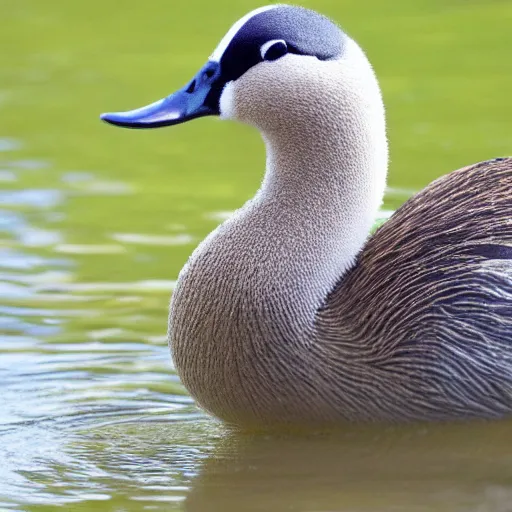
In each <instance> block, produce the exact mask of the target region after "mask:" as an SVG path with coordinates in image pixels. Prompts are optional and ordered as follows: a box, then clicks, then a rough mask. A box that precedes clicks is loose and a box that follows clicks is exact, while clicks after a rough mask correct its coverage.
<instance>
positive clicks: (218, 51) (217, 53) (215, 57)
mask: <svg viewBox="0 0 512 512" xmlns="http://www.w3.org/2000/svg"><path fill="white" fill-rule="evenodd" d="M276 7H279V4H276V5H266V6H265V7H259V8H258V9H254V11H251V12H250V13H248V14H246V15H245V16H244V17H243V18H240V19H239V20H238V21H237V22H236V23H235V24H234V25H233V26H232V27H231V28H230V29H229V30H228V32H227V34H226V35H225V36H224V37H223V38H222V40H221V41H220V43H219V44H218V46H217V48H215V50H214V51H213V53H212V54H211V55H210V60H212V61H214V62H220V59H222V56H223V55H224V52H225V51H226V48H227V47H228V46H229V43H231V41H232V40H233V38H234V37H235V36H236V34H237V33H238V31H239V30H240V29H241V28H242V27H243V26H244V25H245V24H246V23H247V22H248V21H249V20H250V19H251V18H252V17H254V16H256V15H257V14H261V13H262V12H265V11H269V10H270V9H275V8H276Z"/></svg>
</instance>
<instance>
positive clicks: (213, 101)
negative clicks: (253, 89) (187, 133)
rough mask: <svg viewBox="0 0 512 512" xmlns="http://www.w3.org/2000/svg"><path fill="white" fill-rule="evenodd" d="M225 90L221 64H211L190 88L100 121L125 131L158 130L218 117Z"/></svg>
mask: <svg viewBox="0 0 512 512" xmlns="http://www.w3.org/2000/svg"><path fill="white" fill-rule="evenodd" d="M223 87H224V83H222V81H221V80H220V65H219V63H217V62H212V61H209V62H207V63H206V65H205V66H204V67H203V68H202V69H201V70H200V71H199V73H197V75H196V76H195V77H194V79H193V80H192V81H191V82H190V83H189V84H187V85H186V86H185V87H183V88H182V89H180V90H179V91H176V92H175V93H173V94H171V95H170V96H167V98H164V99H162V100H159V101H156V102H155V103H151V105H147V106H145V107H141V108H138V109H135V110H129V111H127V112H109V113H106V114H101V116H100V118H101V119H102V120H103V121H105V122H107V123H110V124H113V125H116V126H122V127H125V128H159V127H161V126H171V125H174V124H179V123H184V122H186V121H190V120H191V119H195V118H197V117H204V116H214V115H219V98H220V95H221V93H222V89H223Z"/></svg>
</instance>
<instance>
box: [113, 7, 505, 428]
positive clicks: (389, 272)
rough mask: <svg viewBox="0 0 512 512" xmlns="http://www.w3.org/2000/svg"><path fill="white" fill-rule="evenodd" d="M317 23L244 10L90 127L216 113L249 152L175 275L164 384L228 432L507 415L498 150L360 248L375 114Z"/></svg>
mask: <svg viewBox="0 0 512 512" xmlns="http://www.w3.org/2000/svg"><path fill="white" fill-rule="evenodd" d="M297 26H299V28H298V29H297ZM290 27H291V28H290ZM333 27H335V25H333V24H332V23H331V22H329V21H328V20H326V18H323V17H321V16H319V15H317V14H316V13H312V11H307V10H305V9H300V8H294V7H287V6H272V7H268V8H263V9H260V10H257V11H254V12H253V13H250V14H249V15H248V16H246V17H244V18H243V19H242V20H241V21H240V22H238V23H237V24H235V25H234V27H233V28H232V29H231V30H230V32H228V35H227V36H226V37H225V38H224V39H223V40H222V41H221V43H220V45H219V47H218V48H217V49H216V50H215V52H214V53H213V55H212V57H211V59H210V61H209V63H208V64H207V66H205V68H203V70H202V72H201V73H200V74H198V76H197V77H196V79H195V80H194V81H193V82H191V83H190V84H189V85H188V86H187V88H186V89H183V90H182V91H180V92H179V93H177V94H175V95H173V96H171V97H169V98H167V99H166V100H164V101H163V102H160V103H157V104H154V105H152V106H150V107H148V108H144V109H141V110H138V111H133V112H130V113H128V114H115V115H107V116H105V119H106V120H108V121H110V122H113V123H115V124H121V125H125V126H135V127H144V126H161V125H165V124H175V123H176V122H182V121H184V120H187V119H191V118H193V117H198V116H199V115H205V114H211V113H220V114H221V115H222V116H223V117H227V118H234V119H237V120H240V121H243V122H247V123H249V124H252V125H254V126H256V127H257V128H258V129H259V130H260V131H261V132H262V134H263V138H264V140H265V143H266V147H267V171H266V174H265V179H264V180H263V183H262V186H261V188H260V190H259V191H258V193H257V194H256V196H255V197H254V199H252V200H250V201H249V202H248V203H246V205H244V207H243V208H241V209H240V210H239V211H238V212H236V213H235V214H234V215H233V216H232V218H231V219H229V220H228V221H227V222H225V223H224V224H223V225H221V226H220V227H219V228H218V229H217V230H215V231H214V232H213V233H212V234H211V235H210V236H209V237H208V238H207V239H206V240H205V241H204V242H203V243H202V244H200V246H199V247H198V248H197V249H196V250H195V251H194V254H193V255H192V257H191V258H190V260H189V262H188V263H187V265H186V266H185V268H184V269H183V270H182V272H181V273H180V276H179V281H178V285H177V288H176V290H175V292H174V294H173V298H172V302H171V312H170V321H169V342H170V345H171V348H172V351H173V355H174V362H175V365H176V368H177V370H178V372H179V375H180V377H181V378H182V380H183V383H184V384H185V386H186V387H187V388H188V390H189V391H190V392H191V394H192V395H193V396H194V397H195V398H196V400H197V401H198V403H199V404H200V405H201V406H203V407H204V408H205V409H207V410H208V411H210V412H211V413H213V414H214V415H216V416H218V417H220V418H222V419H224V420H226V421H228V422H230V423H234V424H237V425H265V426H270V425H276V424H283V423H284V424H329V423H331V424H332V423H337V422H340V421H343V420H355V421H389V420H391V421H406V420H441V419H462V418H474V417H487V418H490V417H502V416H506V415H508V414H510V413H512V194H511V191H512V159H500V160H498V159H497V160H494V161H489V162H483V163H481V164H476V165H474V166H471V167H468V168H465V169H461V170H459V171H456V172H454V173H451V174H449V175H447V176H445V177H444V178H441V179H439V180H437V181H436V182H434V183H433V184H431V185H430V186H428V187H427V188H426V189H425V190H424V191H423V192H421V193H420V194H418V195H417V196H415V197H413V198H412V199H410V200H409V201H408V202H407V203H406V204H405V205H404V206H402V208H400V209H399V210H398V211H397V212H396V213H395V214H394V215H393V216H392V217H391V219H390V220H389V221H388V222H387V223H386V224H385V225H384V226H383V227H382V228H381V229H379V230H378V231H377V233H376V234H375V235H374V236H373V237H371V238H370V239H369V241H366V240H367V237H368V233H369V231H370V229H371V226H372V223H373V221H374V218H375V216H376V213H377V210H378V208H379V206H380V204H381V201H382V197H383V194H384V188H385V182H386V170H387V141H386V133H385V120H384V108H383V105H382V100H381V96H380V91H379V88H378V84H377V81H376V79H375V77H374V75H373V71H372V69H371V67H370V65H369V64H368V62H367V60H366V57H365V56H364V54H363V52H362V51H361V50H360V48H359V47H358V46H357V44H356V43H354V42H353V41H352V40H351V39H350V38H348V37H347V36H346V35H345V34H343V33H342V32H341V31H338V29H337V27H336V28H333ZM318 34H320V35H322V34H327V35H328V36H329V37H327V35H326V36H325V37H326V39H328V40H327V41H324V40H322V37H320V38H319V37H317V36H318ZM191 98H193V99H191ZM198 98H199V99H198ZM198 105H199V106H198Z"/></svg>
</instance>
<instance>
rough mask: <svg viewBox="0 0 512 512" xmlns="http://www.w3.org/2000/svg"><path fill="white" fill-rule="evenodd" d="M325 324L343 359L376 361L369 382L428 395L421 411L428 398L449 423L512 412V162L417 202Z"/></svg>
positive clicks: (349, 282) (388, 231) (384, 234)
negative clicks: (375, 380)
mask: <svg viewBox="0 0 512 512" xmlns="http://www.w3.org/2000/svg"><path fill="white" fill-rule="evenodd" d="M317 324H318V326H319V333H320V336H319V338H320V339H322V340H323V341H325V344H326V345H325V346H326V347H330V348H331V349H333V352H332V353H333V354H334V356H332V357H336V356H335V354H336V353H337V352H339V351H340V350H341V351H342V352H340V354H341V353H349V354H350V353H352V354H353V358H354V360H358V361H359V362H360V363H362V364H363V368H364V367H365V366H367V365H371V366H372V370H371V371H369V372H368V376H370V375H373V376H374V377H376V376H378V375H380V376H383V375H386V376H388V377H389V378H390V380H391V381H394V382H395V383H396V382H398V381H399V382H400V383H401V384H403V386H409V388H410V390H411V396H415V397H416V398H417V397H418V395H419V394H421V392H420V390H423V391H424V397H425V398H424V401H423V403H421V404H420V405H418V410H420V411H424V410H425V407H426V405H425V404H426V403H428V404H429V407H431V408H432V410H437V411H441V412H439V416H440V417H449V415H448V414H447V411H448V410H451V411H452V412H453V414H454V415H455V416H461V415H472V414H474V415H478V416H480V415H485V416H493V415H501V414H504V413H508V412H510V410H511V409H512V158H501V159H500V158H498V159H495V160H490V161H486V162H481V163H478V164H475V165H472V166H469V167H465V168H463V169H459V170H457V171H454V172H452V173H450V174H448V175H446V176H444V177H442V178H440V179H438V180H436V181H434V182H433V183H431V184H430V185H429V186H428V187H426V188H425V189H424V190H423V191H421V192H420V193H419V194H417V195H415V196H414V197H412V198H411V199H409V200H408V201H407V202H406V203H405V204H404V205H403V206H402V207H401V208H399V209H398V210H397V211H396V212H395V214H394V215H393V216H392V217H391V218H390V219H389V220H388V222H386V223H385V224H384V225H383V226H382V227H381V228H380V229H379V230H378V231H377V232H376V233H375V235H374V236H373V237H372V238H371V239H370V240H369V241H368V243H367V245H366V246H365V248H364V249H363V251H362V252H361V254H360V255H359V258H358V260H357V264H356V265H355V266H354V268H353V269H352V270H351V271H350V272H349V273H348V275H346V276H345V277H344V279H343V280H342V281H340V283H339V284H338V285H337V286H336V287H335V289H334V290H333V291H332V293H331V294H330V296H329V298H328V300H327V301H326V304H325V306H324V307H323V308H322V310H321V311H320V312H319V315H318V319H317ZM355 347H357V348H358V350H355V351H354V348H355ZM363 371H364V372H365V373H366V372H367V370H363ZM390 376H391V377H390ZM382 382H384V378H383V379H382ZM393 386H396V384H394V385H393ZM391 389H392V391H393V394H394V393H395V392H396V391H397V386H396V387H395V388H391ZM427 397H428V398H427ZM420 401H421V400H420ZM410 406H411V409H412V407H413V406H416V405H413V403H411V404H410ZM455 409H458V412H456V410H455ZM450 414H452V413H450ZM411 416H414V414H412V413H411ZM416 416H417V414H416ZM416 416H414V417H416ZM431 416H432V417H433V416H434V413H432V414H431Z"/></svg>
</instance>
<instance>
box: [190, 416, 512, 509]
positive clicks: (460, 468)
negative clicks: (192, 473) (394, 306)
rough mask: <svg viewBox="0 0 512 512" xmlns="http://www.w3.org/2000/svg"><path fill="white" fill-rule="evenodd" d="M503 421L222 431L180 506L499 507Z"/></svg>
mask: <svg viewBox="0 0 512 512" xmlns="http://www.w3.org/2000/svg"><path fill="white" fill-rule="evenodd" d="M510 428H511V424H510V423H504V424H498V425H496V424H494V425H492V424H489V425H477V424H475V425H456V426H449V425H446V426H435V427H434V426H426V427H425V426H422V427H417V426H409V427H401V428H390V427H380V426H375V427H364V428H362V427H350V428H347V429H346V430H345V431H344V432H340V433H336V434H335V433H332V434H323V435H320V434H317V435H298V436H297V435H296V436H284V435H283V436H264V435H261V434H259V435H254V436H247V435H245V436H244V435H234V434H233V435H227V436H226V437H225V438H224V439H222V441H220V442H219V443H218V445H217V446H216V447H215V449H214V451H213V452H212V454H211V455H210V456H209V457H208V458H207V459H206V460H205V461H204V463H203V465H202V466H201V467H200V469H199V471H198V472H199V474H198V476H197V477H196V478H194V479H193V481H192V484H191V491H190V494H189V495H188V496H187V500H186V502H185V510H187V512H198V511H205V510H208V511H211V512H217V511H218V512H224V511H229V510H232V511H236V510H244V511H248V512H249V511H251V512H252V511H254V512H256V511H261V512H263V511H283V510H294V511H304V512H306V511H318V512H320V511H323V512H332V511H339V512H388V511H389V512H391V511H393V512H398V511H403V512H416V511H418V512H419V511H432V510H436V511H447V512H458V511H460V512H462V511H464V512H468V511H472V512H483V511H496V512H498V511H502V512H505V511H507V510H510V508H508V507H510V503H512V481H511V478H510V467H511V463H512V455H511V454H510V453H509V452H508V450H505V451H504V450H503V446H504V445H505V444H506V443H508V442H509V441H508V440H509V439H510ZM504 443H505V444H504ZM447 446H449V449H448V450H447Z"/></svg>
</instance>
